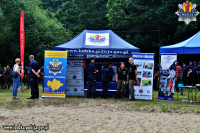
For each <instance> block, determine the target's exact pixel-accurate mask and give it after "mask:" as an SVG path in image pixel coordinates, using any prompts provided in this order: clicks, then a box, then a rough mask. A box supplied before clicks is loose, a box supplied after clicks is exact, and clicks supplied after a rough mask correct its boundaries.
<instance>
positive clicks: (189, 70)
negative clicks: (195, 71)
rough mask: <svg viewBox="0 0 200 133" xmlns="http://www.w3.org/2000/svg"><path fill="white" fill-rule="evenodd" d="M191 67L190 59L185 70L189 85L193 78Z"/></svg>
mask: <svg viewBox="0 0 200 133" xmlns="http://www.w3.org/2000/svg"><path fill="white" fill-rule="evenodd" d="M192 68H193V66H192V61H190V62H189V65H188V66H187V71H188V73H187V78H188V81H189V83H188V85H189V86H191V85H192V80H193V78H192Z"/></svg>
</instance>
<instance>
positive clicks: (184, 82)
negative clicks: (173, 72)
mask: <svg viewBox="0 0 200 133" xmlns="http://www.w3.org/2000/svg"><path fill="white" fill-rule="evenodd" d="M182 73H183V75H182V81H183V84H184V86H186V83H187V73H188V71H187V68H186V64H185V63H183V68H182ZM180 95H183V88H181V94H180Z"/></svg>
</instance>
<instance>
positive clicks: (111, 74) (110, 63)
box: [108, 62, 114, 82]
mask: <svg viewBox="0 0 200 133" xmlns="http://www.w3.org/2000/svg"><path fill="white" fill-rule="evenodd" d="M108 68H109V69H110V81H109V82H113V80H112V77H113V74H114V71H113V68H112V62H109V63H108Z"/></svg>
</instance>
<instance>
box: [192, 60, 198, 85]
mask: <svg viewBox="0 0 200 133" xmlns="http://www.w3.org/2000/svg"><path fill="white" fill-rule="evenodd" d="M196 77H197V62H196V61H194V66H193V68H192V79H193V80H192V81H193V82H192V85H193V86H195V84H196Z"/></svg>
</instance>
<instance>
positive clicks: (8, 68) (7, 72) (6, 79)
mask: <svg viewBox="0 0 200 133" xmlns="http://www.w3.org/2000/svg"><path fill="white" fill-rule="evenodd" d="M10 71H11V69H10V66H9V64H8V65H7V66H6V71H4V73H3V74H2V75H3V76H4V75H5V83H4V89H6V88H7V87H8V89H10V83H11V81H12V78H11V77H10Z"/></svg>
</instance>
